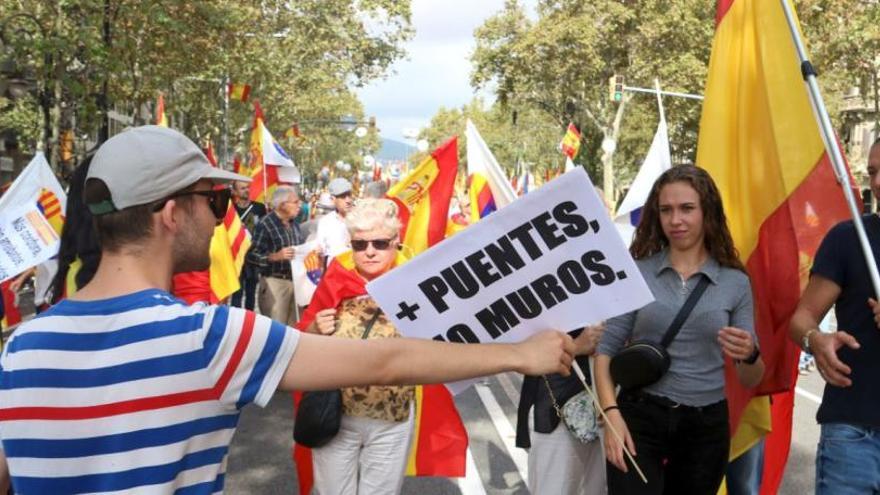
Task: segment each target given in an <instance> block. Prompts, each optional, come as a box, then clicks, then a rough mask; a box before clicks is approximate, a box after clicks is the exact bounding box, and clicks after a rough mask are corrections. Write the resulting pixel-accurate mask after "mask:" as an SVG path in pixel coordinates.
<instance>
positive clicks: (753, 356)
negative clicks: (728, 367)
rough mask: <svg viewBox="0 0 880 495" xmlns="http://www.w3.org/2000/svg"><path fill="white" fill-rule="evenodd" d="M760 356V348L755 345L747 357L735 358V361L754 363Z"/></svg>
mask: <svg viewBox="0 0 880 495" xmlns="http://www.w3.org/2000/svg"><path fill="white" fill-rule="evenodd" d="M759 357H761V349H758V346H755V350H753V351H752V353H751V354H749V357H747V358H745V359H737V361H736V362H737V363H743V364H755V363H756V362H757V361H758V358H759Z"/></svg>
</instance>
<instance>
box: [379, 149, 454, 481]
mask: <svg viewBox="0 0 880 495" xmlns="http://www.w3.org/2000/svg"><path fill="white" fill-rule="evenodd" d="M457 173H458V139H457V138H456V137H453V138H452V139H450V140H448V141H446V142H445V143H444V144H442V145H440V147H438V148H437V149H436V150H434V152H433V153H431V155H430V156H428V157H427V158H425V160H423V161H422V163H420V164H419V165H418V166H417V167H416V168H414V169H413V170H412V172H410V173H409V175H407V176H406V177H404V178H402V179H401V180H400V182H398V183H397V184H395V185H394V187H392V188H391V190H389V191H388V197H389V198H390V199H391V200H393V201H394V202H395V203H397V206H398V208H399V212H400V216H401V221H402V223H403V229H402V230H401V239H403V244H404V246H406V247H407V248H409V249H408V250H409V253H410V255H411V256H416V255H418V254H419V253H421V252H422V251H424V250H426V249H428V248H429V247H431V246H433V245H434V244H437V243H438V242H440V241H442V240H443V238H444V237H445V236H446V227H447V222H448V219H449V204H450V202H451V201H452V195H453V193H454V191H455V178H456V174H457ZM415 413H416V417H415V431H414V432H413V439H412V444H411V445H410V450H409V452H410V455H409V460H408V461H407V467H406V474H407V476H448V477H460V476H464V474H465V459H466V453H467V445H468V437H467V431H466V430H465V429H464V425H463V424H462V422H461V417H460V416H459V415H458V410H457V409H456V408H455V403H454V402H453V400H452V396H451V395H450V394H449V391H448V390H447V389H446V387H445V386H443V385H426V386H420V387H416V407H415Z"/></svg>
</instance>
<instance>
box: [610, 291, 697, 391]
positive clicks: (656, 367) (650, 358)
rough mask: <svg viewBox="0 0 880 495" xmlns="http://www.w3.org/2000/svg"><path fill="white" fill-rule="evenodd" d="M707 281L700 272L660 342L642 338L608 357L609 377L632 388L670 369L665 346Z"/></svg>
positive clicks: (674, 334)
mask: <svg viewBox="0 0 880 495" xmlns="http://www.w3.org/2000/svg"><path fill="white" fill-rule="evenodd" d="M708 285H709V279H708V278H707V277H706V276H705V275H703V276H702V278H700V281H699V282H698V283H697V286H696V287H694V291H693V292H691V295H690V296H688V298H687V300H686V301H685V302H684V305H683V306H682V307H681V309H680V310H679V311H678V314H677V315H675V319H673V320H672V323H671V324H670V325H669V329H668V330H666V334H665V335H663V340H661V341H660V343H659V344H657V343H656V342H649V341H645V340H637V341H635V342H632V343H630V344H629V345H628V346H626V347H624V348H623V349H621V350H620V352H618V353H617V355H615V356H614V357H613V358H611V379H612V380H614V383H616V384H617V385H620V387H621V388H622V389H624V390H635V389H639V388H642V387H647V386H648V385H651V384H652V383H656V382H657V381H658V380H660V378H662V377H663V375H664V374H666V372H667V371H668V370H669V365H670V363H671V359H670V357H669V353H668V352H667V351H666V348H667V347H669V344H671V343H672V339H674V338H675V336H676V335H678V331H679V330H681V326H682V325H683V324H684V321H685V320H686V319H687V317H688V316H689V315H690V314H691V311H693V309H694V306H696V305H697V302H698V301H699V300H700V297H701V296H702V295H703V292H705V290H706V287H707V286H708Z"/></svg>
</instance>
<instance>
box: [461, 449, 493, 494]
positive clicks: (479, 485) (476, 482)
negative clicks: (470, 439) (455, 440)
mask: <svg viewBox="0 0 880 495" xmlns="http://www.w3.org/2000/svg"><path fill="white" fill-rule="evenodd" d="M465 466H466V467H465V477H464V478H458V489H459V490H461V495H486V489H485V488H484V487H483V480H482V479H480V471H479V470H478V469H477V463H476V462H474V455H473V454H472V453H471V448H470V447H468V449H467V461H466V464H465Z"/></svg>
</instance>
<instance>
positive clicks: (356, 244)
mask: <svg viewBox="0 0 880 495" xmlns="http://www.w3.org/2000/svg"><path fill="white" fill-rule="evenodd" d="M392 242H394V239H370V240H367V239H352V240H351V249H353V250H354V251H366V249H367V246H369V245H370V244H372V245H373V248H374V249H377V250H379V251H385V250H386V249H389V248H390V247H391V243H392Z"/></svg>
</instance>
